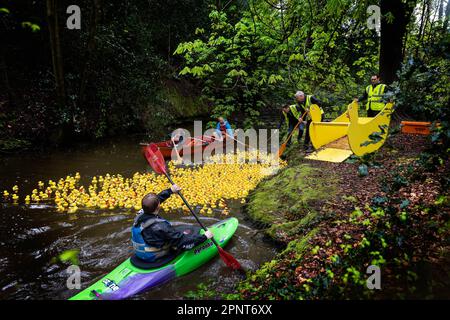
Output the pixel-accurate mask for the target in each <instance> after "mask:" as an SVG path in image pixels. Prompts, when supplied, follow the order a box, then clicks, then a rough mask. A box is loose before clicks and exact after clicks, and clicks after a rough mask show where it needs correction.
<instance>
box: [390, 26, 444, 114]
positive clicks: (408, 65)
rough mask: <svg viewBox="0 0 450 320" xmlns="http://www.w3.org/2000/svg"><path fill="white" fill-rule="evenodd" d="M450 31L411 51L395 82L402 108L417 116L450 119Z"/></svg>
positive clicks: (398, 100) (399, 105) (396, 98)
mask: <svg viewBox="0 0 450 320" xmlns="http://www.w3.org/2000/svg"><path fill="white" fill-rule="evenodd" d="M449 52H450V35H448V34H447V36H446V37H444V38H442V39H441V40H439V42H437V43H433V44H431V45H429V46H427V47H425V48H423V49H421V50H420V52H419V53H418V54H416V55H411V56H410V57H409V58H408V59H407V61H406V62H405V63H404V64H403V66H402V69H401V70H400V72H399V78H400V80H399V81H397V82H394V83H393V84H392V89H393V90H392V91H393V94H394V97H395V102H396V104H397V106H398V109H399V110H400V111H403V112H405V113H406V114H410V115H414V118H415V119H423V120H425V121H442V120H444V119H448V117H449V114H448V111H449V109H448V106H449V105H450V86H449V85H448V83H449V81H450V53H449Z"/></svg>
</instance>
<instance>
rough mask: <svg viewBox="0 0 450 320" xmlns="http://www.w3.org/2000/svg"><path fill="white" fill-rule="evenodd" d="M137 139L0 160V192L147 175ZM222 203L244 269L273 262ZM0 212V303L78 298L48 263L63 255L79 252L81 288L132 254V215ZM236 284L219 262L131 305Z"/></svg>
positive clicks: (236, 208) (173, 217) (57, 266)
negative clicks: (202, 286) (72, 178)
mask: <svg viewBox="0 0 450 320" xmlns="http://www.w3.org/2000/svg"><path fill="white" fill-rule="evenodd" d="M142 141H143V138H142V137H141V136H131V137H128V138H127V139H115V140H109V141H108V142H104V143H102V144H97V145H85V146H78V147H77V148H75V149H72V150H64V151H52V152H50V153H39V154H35V153H27V154H22V155H14V156H6V157H5V156H4V157H0V190H1V191H2V192H3V190H5V189H8V190H11V187H12V186H13V185H15V184H17V185H18V186H19V188H20V191H19V195H20V196H21V199H23V197H24V195H25V194H30V192H31V190H32V189H34V188H36V186H37V182H38V181H39V180H42V181H44V182H46V181H48V180H49V179H52V180H53V181H57V180H58V179H59V178H62V177H65V176H67V175H74V174H75V173H76V172H80V174H81V176H82V180H81V182H82V183H84V184H85V185H86V182H88V181H90V180H91V179H92V177H93V176H95V175H105V174H106V173H110V174H121V175H123V176H124V177H130V176H132V174H133V173H134V172H143V171H146V170H148V164H147V162H146V161H145V159H144V158H143V157H142V154H141V151H140V148H139V142H142ZM228 204H229V206H230V207H231V209H232V210H230V211H231V213H230V215H231V216H234V217H236V218H238V219H239V221H240V225H239V228H238V229H237V231H236V233H235V235H234V237H233V238H232V240H231V241H230V243H229V244H228V246H227V247H226V250H227V251H228V252H230V253H231V254H232V255H233V256H234V257H235V258H236V259H237V260H238V261H239V262H240V263H241V264H242V266H243V267H244V268H245V269H247V270H254V269H257V268H258V267H259V266H260V265H261V264H262V263H264V262H266V261H269V260H271V259H272V258H273V257H274V256H275V254H276V252H277V250H276V248H275V247H274V246H273V244H271V243H269V242H267V241H265V239H263V237H262V235H261V234H260V233H258V232H256V231H257V230H256V229H255V227H254V226H253V224H252V222H250V221H248V220H247V221H246V219H245V216H244V214H243V213H242V207H241V205H240V204H239V203H238V202H228ZM0 212H1V213H0V274H1V275H2V277H1V279H0V299H67V298H69V297H71V296H73V295H74V294H76V293H77V292H78V291H79V290H76V289H74V290H69V289H68V288H67V285H66V281H67V278H68V276H69V274H68V273H67V270H66V269H67V267H68V264H63V263H61V262H55V261H54V257H56V256H58V255H59V254H60V253H62V252H64V251H65V250H71V249H77V250H79V251H80V253H79V262H80V264H79V266H80V269H81V280H82V289H84V288H86V287H87V286H88V285H90V284H92V283H94V282H95V281H97V280H98V279H100V278H101V277H102V276H103V275H105V274H106V273H108V272H109V271H111V270H112V269H113V268H115V267H116V266H117V265H119V264H120V263H121V262H122V261H124V260H125V259H127V258H128V257H129V256H130V254H131V252H132V247H131V242H130V226H131V224H132V221H133V218H134V216H135V214H136V213H135V211H133V210H128V209H117V210H112V211H111V210H79V211H77V212H76V213H74V214H68V213H61V212H57V211H56V208H55V207H54V206H53V205H45V204H40V205H29V206H26V205H20V204H19V205H13V204H5V203H1V204H0ZM162 216H163V217H165V218H167V219H168V220H170V221H172V222H173V223H174V224H180V223H182V224H195V220H194V218H193V217H191V216H190V215H181V214H180V213H174V212H166V213H163V214H162ZM224 218H226V216H224V215H222V214H221V213H220V212H216V213H215V215H214V216H212V217H203V218H202V220H203V222H204V223H205V224H206V225H210V224H213V223H214V222H216V221H219V220H222V219H224ZM239 278H240V276H238V275H236V273H234V272H230V270H229V269H228V268H227V267H226V266H225V265H224V263H223V262H222V261H221V260H220V258H219V257H217V258H215V259H213V260H212V261H210V262H208V263H207V264H205V265H203V266H202V267H201V268H199V269H197V270H195V271H194V272H192V273H190V274H188V275H186V276H184V277H181V278H177V279H175V280H172V281H171V282H169V283H166V284H163V285H161V286H160V287H158V288H155V289H153V290H151V291H148V292H145V293H142V294H140V295H137V296H135V297H133V299H182V298H183V297H184V296H185V295H186V293H187V292H188V291H190V290H194V289H196V287H197V285H198V284H199V283H201V282H210V281H212V282H214V283H216V286H227V287H232V285H233V283H235V282H236V281H237V280H238V279H239ZM219 289H220V288H219Z"/></svg>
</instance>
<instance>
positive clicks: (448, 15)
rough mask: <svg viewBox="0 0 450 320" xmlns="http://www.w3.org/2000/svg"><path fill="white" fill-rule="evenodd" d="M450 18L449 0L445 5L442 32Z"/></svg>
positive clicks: (445, 29) (445, 30)
mask: <svg viewBox="0 0 450 320" xmlns="http://www.w3.org/2000/svg"><path fill="white" fill-rule="evenodd" d="M449 20H450V1H448V2H447V7H446V8H445V18H444V28H443V29H444V30H443V31H444V33H446V32H447V28H448V21H449Z"/></svg>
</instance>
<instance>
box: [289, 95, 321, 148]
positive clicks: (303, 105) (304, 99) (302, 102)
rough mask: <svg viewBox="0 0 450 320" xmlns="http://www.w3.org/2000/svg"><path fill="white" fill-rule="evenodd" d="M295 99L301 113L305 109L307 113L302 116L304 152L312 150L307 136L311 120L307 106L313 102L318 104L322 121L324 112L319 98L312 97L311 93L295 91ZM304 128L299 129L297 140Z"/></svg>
mask: <svg viewBox="0 0 450 320" xmlns="http://www.w3.org/2000/svg"><path fill="white" fill-rule="evenodd" d="M295 101H296V102H297V107H298V109H299V110H302V111H301V112H302V113H303V112H305V111H306V112H307V114H306V116H305V118H304V119H306V121H305V127H304V130H306V134H305V142H304V144H303V148H304V150H305V152H311V151H312V147H311V145H310V141H311V140H310V137H309V126H310V125H311V122H312V120H311V115H310V114H309V108H310V107H311V105H313V104H316V105H318V106H319V108H320V112H321V117H322V119H321V121H322V120H323V114H324V111H323V109H322V105H323V103H322V102H321V101H320V100H319V99H317V98H316V97H314V96H313V95H305V93H304V92H303V91H297V92H296V93H295ZM304 130H301V131H300V132H299V137H298V139H299V142H300V139H301V138H302V136H303V131H304Z"/></svg>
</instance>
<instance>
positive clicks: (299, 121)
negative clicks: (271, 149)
mask: <svg viewBox="0 0 450 320" xmlns="http://www.w3.org/2000/svg"><path fill="white" fill-rule="evenodd" d="M306 113H307V111H305V112H304V113H303V115H302V117H301V118H300V120H298V123H297V125H296V126H295V127H294V129H292V131H291V133H290V134H289V136H288V137H287V139H286V141H285V142H284V143H283V144H282V145H281V146H280V149H278V157H281V156H282V155H283V153H284V151H285V150H286V145H287V143H288V141H289V139H290V138H291V137H292V135H293V134H294V131H295V130H296V129H297V128H298V126H299V125H300V123H302V121H303V118H304V117H305V115H306Z"/></svg>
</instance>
